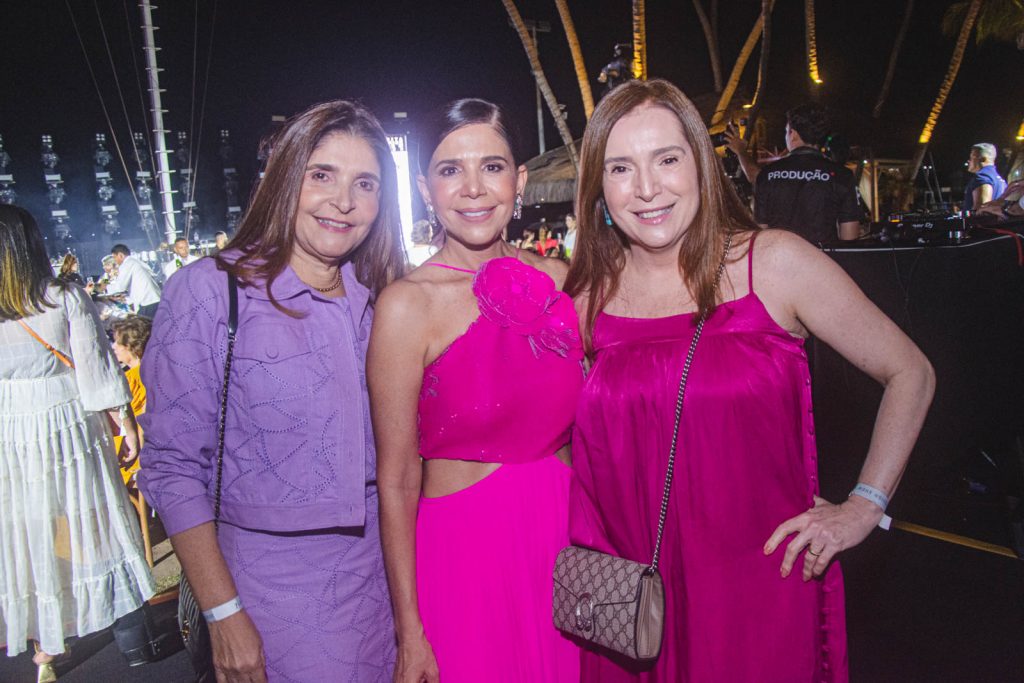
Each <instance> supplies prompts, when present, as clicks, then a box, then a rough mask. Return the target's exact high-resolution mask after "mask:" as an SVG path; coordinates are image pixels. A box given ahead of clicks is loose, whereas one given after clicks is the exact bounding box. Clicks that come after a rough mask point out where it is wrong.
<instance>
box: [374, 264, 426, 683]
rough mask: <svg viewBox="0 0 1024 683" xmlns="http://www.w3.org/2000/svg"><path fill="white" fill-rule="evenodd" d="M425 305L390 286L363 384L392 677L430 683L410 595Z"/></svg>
mask: <svg viewBox="0 0 1024 683" xmlns="http://www.w3.org/2000/svg"><path fill="white" fill-rule="evenodd" d="M427 303H428V302H427V301H426V300H425V297H424V296H422V294H421V293H420V290H419V288H418V287H417V286H416V285H413V284H410V283H407V282H401V281H399V282H396V283H394V284H392V285H391V286H390V287H388V288H386V289H385V290H384V291H383V292H382V293H381V295H380V297H379V298H378V300H377V305H376V307H375V309H374V319H373V332H372V334H371V335H370V348H369V352H368V355H367V382H368V384H369V388H370V406H371V408H372V412H373V428H374V435H375V436H376V441H377V487H378V491H379V493H380V526H381V543H382V545H383V550H384V565H385V568H386V570H387V575H388V585H389V587H390V589H391V602H392V605H393V607H394V612H395V628H396V631H397V633H398V660H397V662H396V664H395V680H396V681H408V682H409V683H419V682H420V681H421V680H426V681H433V682H436V681H437V680H438V671H437V662H436V661H435V659H434V654H433V651H432V650H431V648H430V644H429V643H428V642H427V639H426V637H425V636H424V634H423V623H422V622H421V621H420V612H419V605H418V602H417V596H416V507H417V501H418V500H419V496H420V486H421V482H422V476H423V469H422V468H423V466H422V464H421V462H420V458H419V443H418V436H417V426H416V418H417V411H418V401H419V392H420V387H421V385H422V381H423V360H424V355H425V352H426V346H427V345H426V342H427V338H426V332H427V309H428V306H427Z"/></svg>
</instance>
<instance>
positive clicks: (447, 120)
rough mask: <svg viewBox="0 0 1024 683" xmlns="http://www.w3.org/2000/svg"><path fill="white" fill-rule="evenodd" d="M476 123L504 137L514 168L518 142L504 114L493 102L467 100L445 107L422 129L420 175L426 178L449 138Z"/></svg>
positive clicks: (419, 159) (418, 156)
mask: <svg viewBox="0 0 1024 683" xmlns="http://www.w3.org/2000/svg"><path fill="white" fill-rule="evenodd" d="M477 123H483V124H486V125H488V126H491V127H492V128H494V130H495V131H496V132H497V133H498V135H500V136H501V137H502V139H503V140H504V141H505V142H506V143H507V144H508V148H509V149H510V150H511V151H512V159H511V162H512V165H513V166H515V164H516V159H518V158H519V139H518V136H517V135H516V130H515V128H514V127H513V126H512V124H511V123H510V122H509V120H508V116H507V115H506V114H505V111H504V110H503V109H502V108H501V107H499V106H498V105H496V104H494V103H493V102H488V101H487V100H481V99H477V98H466V99H461V100H455V101H454V102H449V103H448V104H446V105H445V106H444V107H443V108H441V110H440V111H438V112H437V113H436V114H435V115H434V116H433V117H432V118H430V119H428V122H427V124H426V125H425V126H424V127H423V129H422V131H421V135H420V146H419V152H418V154H417V160H418V163H419V172H420V175H424V176H425V175H427V171H428V170H429V169H430V159H431V157H432V156H433V155H434V152H435V151H436V150H437V148H438V146H440V144H441V142H442V141H443V140H444V139H445V138H446V137H448V136H449V135H451V134H452V133H454V132H455V131H457V130H458V129H460V128H465V127H466V126H471V125H473V124H477Z"/></svg>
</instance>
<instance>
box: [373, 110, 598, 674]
mask: <svg viewBox="0 0 1024 683" xmlns="http://www.w3.org/2000/svg"><path fill="white" fill-rule="evenodd" d="M513 148H514V145H513V144H512V141H511V138H510V135H509V132H508V128H507V126H506V125H505V120H504V116H503V115H502V113H501V111H500V110H499V109H498V108H497V107H496V106H495V105H493V104H491V103H489V102H484V101H482V100H459V101H458V102H455V103H453V104H451V105H449V106H448V107H447V108H446V109H445V110H444V112H443V114H442V116H441V117H440V118H439V120H438V121H437V123H436V125H435V126H434V131H433V133H432V134H431V135H428V136H427V137H425V138H424V146H423V148H422V155H421V159H420V169H421V175H420V177H419V186H420V191H421V193H422V195H423V199H424V201H425V202H426V204H427V207H428V212H429V215H430V218H431V222H432V223H434V224H435V225H437V226H440V227H441V228H443V229H444V230H445V233H446V240H445V244H444V247H443V248H442V249H441V250H440V251H439V252H438V253H437V254H435V255H434V256H432V257H431V258H430V260H429V261H427V262H426V263H425V264H424V265H422V266H420V267H419V268H418V269H416V270H414V271H413V272H412V273H411V274H409V275H408V276H406V277H405V278H404V279H402V280H399V281H397V282H395V283H393V284H392V285H391V286H389V287H388V288H387V289H385V290H384V292H383V293H382V294H381V297H380V300H379V302H378V304H377V309H376V316H375V318H374V326H373V334H372V335H371V342H370V356H369V361H368V367H369V385H370V395H371V402H372V407H373V417H374V427H375V431H376V435H377V447H378V450H377V453H378V470H377V472H378V481H379V486H380V492H381V526H382V530H383V546H384V557H385V564H386V567H387V572H388V580H389V583H390V586H391V595H392V602H393V605H394V611H395V627H396V630H397V635H398V661H397V663H396V667H395V680H396V681H403V682H405V681H408V682H409V683H419V681H421V680H426V681H438V680H441V681H444V683H460V682H467V683H479V682H481V681H488V682H489V683H494V682H501V681H509V682H520V681H521V682H523V683H527V682H529V683H544V682H550V683H555V682H560V681H577V680H579V649H578V648H577V647H576V645H574V644H573V643H572V642H570V641H569V640H568V639H566V638H565V637H564V636H562V635H561V634H560V633H559V632H558V631H557V630H556V629H555V628H554V626H553V625H552V621H551V593H552V575H551V570H552V567H553V565H554V562H555V557H556V556H557V555H558V552H559V550H561V549H562V548H563V547H564V546H565V545H566V544H567V543H568V505H569V482H570V477H571V471H570V469H569V468H568V467H567V465H566V461H567V453H566V451H567V448H566V446H567V444H568V442H569V435H570V431H571V427H572V420H573V415H574V412H575V406H576V400H577V398H578V396H579V391H580V388H581V387H582V385H583V369H582V364H581V360H582V358H583V352H582V346H581V343H580V338H579V331H578V322H577V318H576V313H575V310H574V308H573V305H572V302H571V301H570V300H569V298H568V297H567V296H566V295H565V294H563V293H562V292H560V291H559V289H560V285H561V282H562V280H563V278H564V277H565V272H566V267H565V265H564V264H562V263H561V262H559V261H557V260H555V259H544V258H541V257H539V256H537V255H536V254H534V253H527V252H526V251H519V250H517V249H516V248H515V247H512V246H511V245H509V244H508V243H506V242H505V241H504V240H503V238H502V237H503V233H504V232H505V230H506V228H507V226H508V223H509V220H510V219H512V218H513V217H514V216H517V214H518V213H519V210H520V208H521V206H522V190H523V186H524V185H525V183H526V169H525V168H524V167H522V166H516V164H515V160H514V157H513ZM540 405H543V406H544V407H545V410H546V414H547V419H546V420H544V421H543V422H541V423H539V424H538V423H534V422H533V421H530V420H524V419H523V416H524V415H526V414H529V413H531V412H533V411H534V410H535V409H536V407H537V406H540ZM421 458H422V461H421Z"/></svg>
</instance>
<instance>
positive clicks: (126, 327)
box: [110, 315, 153, 359]
mask: <svg viewBox="0 0 1024 683" xmlns="http://www.w3.org/2000/svg"><path fill="white" fill-rule="evenodd" d="M110 330H111V332H113V333H114V341H116V342H117V343H118V344H120V345H121V346H123V347H125V348H126V349H128V351H130V352H131V354H132V355H133V356H135V357H136V358H139V359H141V358H142V354H143V353H145V351H146V344H148V343H149V335H150V333H151V332H152V331H153V321H152V320H150V319H149V318H147V317H145V316H141V315H130V316H128V317H127V318H125V319H124V320H118V321H117V322H115V323H114V324H113V325H111V326H110Z"/></svg>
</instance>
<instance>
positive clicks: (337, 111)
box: [216, 100, 405, 314]
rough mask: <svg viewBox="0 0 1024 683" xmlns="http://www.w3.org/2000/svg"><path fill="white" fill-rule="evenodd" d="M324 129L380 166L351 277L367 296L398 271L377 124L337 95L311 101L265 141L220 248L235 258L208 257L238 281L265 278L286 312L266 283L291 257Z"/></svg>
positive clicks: (388, 164)
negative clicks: (355, 142)
mask: <svg viewBox="0 0 1024 683" xmlns="http://www.w3.org/2000/svg"><path fill="white" fill-rule="evenodd" d="M332 133H344V134H347V135H351V136H353V137H358V138H362V139H363V140H365V141H366V142H367V144H369V145H370V148H371V149H373V151H374V154H375V155H376V157H377V163H378V164H380V170H381V185H380V210H379V211H378V213H377V218H376V220H374V222H373V225H372V226H370V233H369V235H367V236H366V239H365V240H364V241H363V243H362V244H360V245H359V246H358V247H357V248H356V250H355V252H354V253H353V254H352V255H351V256H349V259H350V260H351V261H352V263H353V264H354V265H355V269H356V278H357V279H358V280H359V282H361V283H362V284H364V285H365V286H366V287H368V288H369V289H370V300H371V301H373V300H374V299H375V298H376V295H377V294H379V293H380V291H381V290H382V289H384V287H385V286H387V285H388V283H390V282H391V281H392V280H394V279H396V278H398V277H401V275H402V274H403V272H404V269H405V254H404V252H403V248H402V232H401V224H400V222H399V214H398V177H397V173H396V171H395V162H394V160H393V159H392V157H391V149H390V148H389V146H388V141H387V137H386V136H385V134H384V129H383V128H381V126H380V123H378V121H377V119H376V118H375V117H374V116H373V114H371V113H370V111H369V110H368V109H366V108H365V107H363V106H362V105H359V104H356V103H353V102H347V101H344V100H335V101H333V102H324V103H323V104H318V105H315V106H313V107H310V108H309V109H307V110H306V111H304V112H302V113H301V114H297V115H296V116H294V117H292V118H291V119H290V120H289V121H288V122H287V123H285V124H284V126H282V128H281V130H280V131H279V132H278V133H277V134H276V135H275V136H274V137H273V138H272V139H271V140H270V141H269V143H268V146H269V149H270V155H269V158H268V159H267V167H266V171H265V173H264V176H263V179H262V180H261V181H260V183H259V185H258V186H257V187H256V190H255V191H254V193H253V197H252V202H251V203H250V205H249V208H248V210H247V211H246V212H245V216H244V217H243V218H242V222H241V224H240V225H239V228H238V232H237V233H236V234H235V236H234V238H233V239H232V240H231V241H230V242H229V243H228V244H227V246H226V248H225V250H224V251H231V250H236V249H237V250H239V251H241V255H240V256H239V257H238V259H237V260H236V261H234V262H231V261H228V260H227V259H225V258H224V253H223V252H221V253H220V254H218V255H217V257H216V258H217V264H218V266H219V267H220V268H221V269H222V270H226V271H228V272H230V273H232V274H234V275H235V277H237V278H238V279H239V280H241V281H242V282H245V283H246V284H250V285H251V284H253V283H254V282H255V281H257V280H265V281H266V288H267V293H268V294H269V295H270V296H271V302H272V303H273V304H274V306H276V307H277V308H278V309H280V310H282V311H284V312H286V313H289V314H291V312H290V311H288V310H286V309H285V308H284V307H282V306H281V305H280V304H279V303H278V302H277V301H275V300H274V299H273V294H271V291H270V285H271V283H272V282H273V281H274V280H275V279H276V278H277V276H278V275H280V274H281V272H282V271H283V270H284V269H285V266H287V265H288V262H289V260H290V259H291V255H292V246H293V244H294V242H295V216H296V214H297V213H298V206H299V194H300V193H301V191H302V181H303V177H304V174H305V170H306V164H307V163H309V158H310V156H312V154H313V152H314V150H316V148H317V146H318V145H319V144H320V143H321V142H322V141H323V139H324V138H325V137H327V136H328V135H331V134H332ZM236 253H237V252H236Z"/></svg>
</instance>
